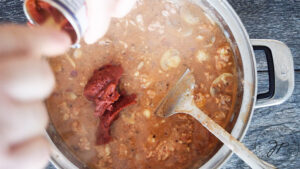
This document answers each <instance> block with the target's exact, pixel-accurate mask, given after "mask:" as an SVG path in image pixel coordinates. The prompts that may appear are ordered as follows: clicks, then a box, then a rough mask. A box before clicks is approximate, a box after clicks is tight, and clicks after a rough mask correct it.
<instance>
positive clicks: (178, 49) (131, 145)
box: [46, 0, 238, 169]
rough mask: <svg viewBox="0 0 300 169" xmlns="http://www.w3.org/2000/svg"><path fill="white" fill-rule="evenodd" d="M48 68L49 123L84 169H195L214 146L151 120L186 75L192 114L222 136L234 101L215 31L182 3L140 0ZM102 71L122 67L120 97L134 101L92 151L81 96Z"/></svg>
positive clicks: (187, 127)
mask: <svg viewBox="0 0 300 169" xmlns="http://www.w3.org/2000/svg"><path fill="white" fill-rule="evenodd" d="M50 64H51V66H52V68H53V71H54V72H55V76H56V82H57V85H56V89H55V91H54V93H53V94H52V96H51V97H50V98H49V99H48V100H47V101H46V103H47V108H48V111H49V115H50V118H51V121H52V123H53V125H54V126H55V128H56V130H57V131H58V133H59V134H60V135H61V137H62V138H63V140H64V141H65V143H66V144H67V146H68V147H69V148H70V151H72V152H73V153H74V154H75V155H76V156H77V157H78V158H79V159H80V160H81V161H83V162H85V163H86V164H87V165H88V166H89V167H90V168H117V169H119V168H130V169H131V168H155V169H157V168H170V169H171V168H172V169H174V168H178V169H182V168H197V167H199V166H201V165H202V164H203V163H205V162H206V160H207V159H208V158H209V157H211V156H212V155H213V153H214V152H215V151H216V150H217V148H218V147H219V145H220V143H219V141H218V140H217V139H216V138H215V137H214V136H213V135H211V134H210V133H209V132H208V131H207V130H206V129H205V128H204V127H203V126H202V125H201V124H200V123H199V122H197V121H196V120H195V119H193V118H192V117H190V116H188V115H185V114H180V115H175V116H172V117H169V118H161V117H157V116H155V115H154V114H153V111H154V110H155V108H156V107H157V105H158V103H159V102H160V101H161V99H162V98H163V97H164V96H165V95H166V93H167V92H168V90H169V89H170V88H172V86H173V85H174V84H175V83H176V80H178V78H179V77H180V76H181V75H182V73H183V72H184V71H185V70H186V68H190V69H191V71H192V72H193V74H194V76H195V79H196V89H195V91H194V94H195V96H194V97H195V102H196V104H197V106H198V107H199V108H201V110H203V111H204V112H205V113H206V114H208V115H209V116H210V117H211V118H212V119H214V120H215V121H216V122H217V123H218V124H220V125H221V126H223V127H224V128H225V127H226V126H228V124H229V123H230V122H229V121H230V118H231V116H232V114H233V109H234V105H235V100H236V97H237V80H238V79H237V73H236V68H235V62H234V59H233V53H232V49H231V47H230V43H229V42H228V40H227V39H226V37H225V35H224V34H223V32H222V30H221V29H220V27H219V26H218V24H217V23H215V22H214V21H213V20H212V19H210V18H209V16H208V15H207V14H206V13H204V12H203V11H202V10H201V8H200V7H198V6H196V5H194V4H191V3H188V2H186V3H184V4H182V5H177V4H173V3H171V2H168V1H164V0H163V1H161V0H143V1H141V0H140V1H138V2H137V5H136V7H135V8H134V9H133V10H132V12H131V13H130V14H129V15H128V16H126V17H125V18H122V19H114V20H113V21H112V23H111V26H110V28H109V31H108V32H107V34H106V35H105V37H103V38H102V39H100V40H99V41H98V42H97V43H96V44H94V45H85V44H82V47H81V48H80V49H73V50H71V51H69V52H68V53H66V54H65V55H63V56H60V57H57V58H52V59H50ZM106 64H112V65H121V66H122V67H123V69H124V74H123V75H122V77H121V81H120V89H121V90H126V91H127V93H129V94H131V93H135V94H136V95H137V99H136V101H137V103H136V104H135V105H131V106H130V107H127V108H126V109H124V110H123V111H122V112H121V113H120V116H119V118H118V120H116V121H115V122H114V123H113V125H112V126H111V135H112V137H113V139H112V141H111V142H109V143H108V144H105V145H96V131H97V126H98V123H99V119H98V118H96V117H95V116H94V113H93V112H94V109H95V105H94V104H93V103H92V102H90V101H88V100H87V99H86V98H85V97H84V95H83V90H84V87H85V85H86V83H87V81H88V79H89V78H90V77H91V76H92V75H93V71H94V70H95V69H98V68H100V67H101V66H103V65H106Z"/></svg>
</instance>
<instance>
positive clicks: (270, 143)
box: [0, 0, 300, 169]
mask: <svg viewBox="0 0 300 169" xmlns="http://www.w3.org/2000/svg"><path fill="white" fill-rule="evenodd" d="M228 1H229V2H230V4H231V5H232V6H233V8H234V9H235V10H236V12H237V13H238V15H239V16H240V18H241V19H242V21H243V23H244V25H245V27H246V29H247V31H248V33H249V36H250V38H257V39H259V38H261V39H267V38H268V39H277V40H280V41H282V42H284V43H286V44H287V45H288V46H289V47H290V49H291V51H292V54H293V57H294V66H295V89H294V93H293V95H292V97H291V98H290V99H289V100H288V101H287V102H285V103H283V104H281V105H278V106H273V107H268V108H261V109H256V110H255V111H254V115H253V118H252V122H251V125H250V127H249V130H248V132H247V135H246V137H245V138H244V140H243V142H244V143H245V144H246V146H247V147H249V148H250V149H251V150H252V151H254V152H255V153H256V154H257V155H258V156H259V157H261V158H262V159H264V160H266V161H268V162H270V163H272V164H275V165H276V166H277V167H278V168H290V169H297V168H300V158H299V154H300V153H299V151H300V141H299V140H300V112H299V111H300V102H299V100H300V0H228ZM25 21H26V19H25V17H24V14H23V10H22V1H20V0H0V23H5V22H15V23H24V22H25ZM0 40H1V39H0ZM256 60H257V67H258V79H259V85H258V86H259V92H262V91H264V90H265V89H267V88H268V83H267V81H268V80H267V79H268V76H267V75H268V74H267V64H266V60H265V57H264V56H263V55H262V54H261V53H256ZM53 168H54V167H53V166H51V165H49V166H48V167H47V169H53ZM223 168H224V169H227V168H228V169H229V168H249V167H248V166H247V165H246V164H245V163H244V162H242V161H241V160H240V159H239V158H238V157H237V156H235V155H233V156H232V157H231V158H230V159H229V161H228V162H227V163H226V164H225V165H224V166H223Z"/></svg>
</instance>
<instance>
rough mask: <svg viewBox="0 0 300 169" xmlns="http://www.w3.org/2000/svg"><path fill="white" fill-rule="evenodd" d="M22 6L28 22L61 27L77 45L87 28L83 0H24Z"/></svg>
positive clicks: (85, 9)
mask: <svg viewBox="0 0 300 169" xmlns="http://www.w3.org/2000/svg"><path fill="white" fill-rule="evenodd" d="M23 8H24V12H25V15H26V17H27V19H28V20H29V23H30V24H33V25H46V26H49V27H54V28H58V29H61V30H63V31H65V32H67V33H68V34H69V35H70V37H71V40H72V44H73V47H79V42H80V39H81V37H82V36H83V34H84V33H85V32H86V30H87V28H88V19H87V8H86V2H85V0H25V1H24V6H23Z"/></svg>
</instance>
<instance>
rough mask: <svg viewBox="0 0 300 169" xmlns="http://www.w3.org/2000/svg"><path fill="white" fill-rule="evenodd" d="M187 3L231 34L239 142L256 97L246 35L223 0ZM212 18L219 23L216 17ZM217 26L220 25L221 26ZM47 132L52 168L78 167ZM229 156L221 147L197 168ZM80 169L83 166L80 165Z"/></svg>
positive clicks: (253, 65) (234, 130)
mask: <svg viewBox="0 0 300 169" xmlns="http://www.w3.org/2000/svg"><path fill="white" fill-rule="evenodd" d="M191 1H196V2H194V3H196V4H199V5H200V6H201V7H202V9H204V11H205V12H207V13H209V12H211V10H215V11H216V12H217V14H219V15H220V16H221V19H224V23H225V24H227V26H228V27H229V30H228V31H230V32H227V35H228V36H230V35H232V37H231V38H233V39H234V40H235V42H234V43H233V44H232V45H234V46H235V47H236V48H237V49H238V52H239V54H240V57H241V58H242V69H243V70H242V72H243V79H241V80H242V81H243V83H242V85H243V91H242V92H243V96H242V102H241V103H242V104H241V108H240V112H239V113H238V117H237V120H236V123H235V124H234V127H233V128H232V131H231V134H232V135H233V136H234V137H235V138H237V139H238V140H242V139H243V137H244V136H245V134H246V131H247V129H248V127H249V125H250V121H251V118H252V112H253V110H254V104H255V102H256V94H257V88H256V85H257V71H256V61H255V57H254V52H253V49H252V45H251V43H250V39H249V36H248V34H247V31H246V29H245V27H244V25H243V24H242V22H241V20H240V18H239V17H238V15H237V14H236V12H235V11H234V10H233V8H232V7H231V5H230V4H229V3H228V2H227V1H226V0H222V1H220V0H204V1H201V2H200V1H199V0H191ZM207 7H208V8H207ZM214 19H215V20H219V19H220V18H219V19H218V18H214ZM219 25H220V26H222V24H219ZM225 31H226V30H225ZM225 34H226V33H225ZM229 38H230V37H229ZM48 132H49V131H48ZM48 132H47V137H48V139H49V140H50V142H51V147H52V149H51V160H50V161H51V162H52V163H53V164H54V166H55V167H57V168H64V169H67V168H78V166H76V165H74V164H73V163H72V162H71V161H70V160H69V159H68V157H66V156H65V154H63V153H62V152H61V151H60V150H59V148H58V147H57V145H55V144H54V142H55V140H53V138H50V136H49V133H48ZM54 139H55V138H54ZM231 155H232V152H231V151H230V150H229V149H228V148H227V147H226V146H224V145H223V146H222V147H221V148H220V149H219V150H218V151H217V152H216V153H215V154H214V155H213V156H212V157H211V158H210V159H209V160H208V161H207V162H206V163H205V164H204V165H202V166H201V167H200V169H206V168H209V169H210V168H220V167H221V166H222V165H223V164H224V163H225V162H226V161H227V160H228V159H229V157H231ZM83 168H86V167H85V166H83Z"/></svg>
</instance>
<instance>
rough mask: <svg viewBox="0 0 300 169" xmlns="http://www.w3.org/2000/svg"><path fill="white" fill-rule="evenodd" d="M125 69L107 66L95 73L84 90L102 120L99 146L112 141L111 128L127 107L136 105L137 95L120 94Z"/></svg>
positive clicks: (98, 135)
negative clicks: (119, 89)
mask: <svg viewBox="0 0 300 169" xmlns="http://www.w3.org/2000/svg"><path fill="white" fill-rule="evenodd" d="M122 73H123V69H122V67H121V66H120V65H105V66H103V67H101V68H100V69H98V70H95V71H94V74H93V76H92V77H91V78H90V79H89V81H88V83H87V84H86V86H85V88H84V96H85V97H86V98H87V99H88V100H90V101H92V102H94V103H95V105H96V108H95V115H96V116H97V117H99V118H100V123H99V126H98V132H97V144H98V145H101V144H106V143H108V142H109V141H110V140H111V135H110V126H111V125H112V123H113V122H114V121H115V120H116V119H117V118H118V117H119V113H120V111H121V110H123V109H124V108H125V107H127V106H129V105H132V104H135V103H136V101H135V98H136V95H135V94H132V95H126V92H125V91H122V92H120V93H119V91H118V84H119V81H120V78H121V76H122Z"/></svg>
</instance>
